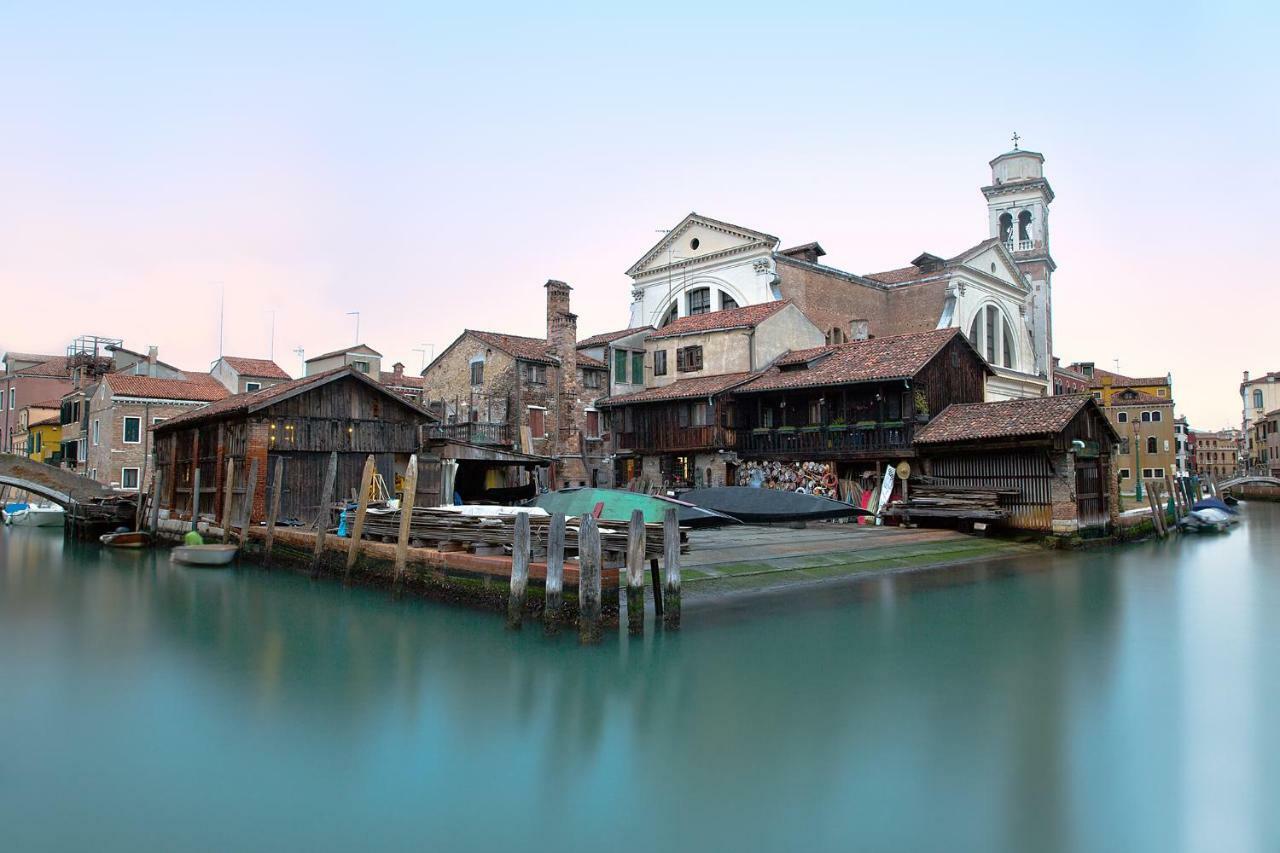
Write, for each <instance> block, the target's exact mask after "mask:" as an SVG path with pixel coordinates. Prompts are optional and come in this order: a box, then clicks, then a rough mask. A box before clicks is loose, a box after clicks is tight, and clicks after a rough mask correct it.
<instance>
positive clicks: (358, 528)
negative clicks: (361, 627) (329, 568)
mask: <svg viewBox="0 0 1280 853" xmlns="http://www.w3.org/2000/svg"><path fill="white" fill-rule="evenodd" d="M376 471H377V463H376V462H375V461H374V458H373V454H372V453H370V454H369V455H368V456H366V457H365V460H364V471H363V472H362V473H361V474H360V494H359V495H358V496H357V497H356V520H355V523H354V524H352V525H351V542H350V543H349V544H348V545H347V570H346V572H345V573H344V574H343V576H342V582H343V583H350V582H351V570H352V569H354V568H355V567H356V560H357V559H359V557H360V540H361V538H362V537H363V536H364V518H365V515H366V514H367V513H368V511H369V490H370V489H372V488H373V475H374V473H375V472H376Z"/></svg>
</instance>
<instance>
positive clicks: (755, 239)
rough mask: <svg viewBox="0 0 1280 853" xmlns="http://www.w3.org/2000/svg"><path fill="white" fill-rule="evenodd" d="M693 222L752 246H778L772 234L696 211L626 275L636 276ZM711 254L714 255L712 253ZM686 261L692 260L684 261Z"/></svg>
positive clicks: (641, 257)
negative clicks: (736, 236)
mask: <svg viewBox="0 0 1280 853" xmlns="http://www.w3.org/2000/svg"><path fill="white" fill-rule="evenodd" d="M693 222H700V223H702V224H703V225H706V226H708V227H709V228H712V229H715V230H719V231H731V232H736V233H738V234H741V235H742V236H744V237H748V238H750V239H751V241H752V244H755V243H763V244H764V245H766V246H777V245H778V238H777V237H774V236H773V235H772V234H765V233H764V232H763V231H756V230H754V229H752V228H745V227H743V226H741V225H734V224H733V223H732V222H724V221H722V220H719V219H712V218H711V217H710V216H702V215H700V214H698V213H697V212H696V211H692V212H690V213H689V214H688V215H686V216H685V217H684V218H683V219H681V220H680V221H679V222H678V223H676V227H675V228H672V229H671V230H670V231H668V232H667V233H666V234H664V235H662V239H661V240H659V241H658V242H657V243H654V244H653V246H651V247H650V248H649V250H648V251H646V252H645V253H644V254H643V255H641V256H640V260H638V261H636V262H635V263H634V264H632V265H631V266H630V267H628V268H627V275H632V276H633V275H636V274H638V273H639V272H640V269H641V268H642V267H644V266H645V264H647V263H648V262H649V260H650V258H653V257H654V256H656V255H658V254H659V253H660V252H661V251H662V247H663V246H665V245H667V243H668V242H670V241H671V240H673V239H675V238H676V237H678V236H679V235H680V234H683V233H684V232H685V230H686V229H687V227H688V226H690V225H691V224H692V223H693ZM711 254H716V253H714V252H713V253H711ZM686 260H692V259H686ZM676 263H677V264H680V263H684V261H677V262H676Z"/></svg>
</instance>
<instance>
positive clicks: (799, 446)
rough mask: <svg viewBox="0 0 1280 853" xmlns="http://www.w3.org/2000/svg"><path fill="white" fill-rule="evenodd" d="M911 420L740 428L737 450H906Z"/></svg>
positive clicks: (789, 454) (810, 454)
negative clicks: (841, 424)
mask: <svg viewBox="0 0 1280 853" xmlns="http://www.w3.org/2000/svg"><path fill="white" fill-rule="evenodd" d="M912 426H913V425H912V424H909V423H898V422H889V423H878V424H875V425H863V426H825V427H783V428H780V429H752V430H739V431H738V442H737V450H738V452H739V453H743V454H749V455H753V456H780V457H786V458H794V457H805V458H810V459H812V458H822V457H838V456H851V455H856V454H859V453H876V452H880V451H885V450H905V449H907V448H909V447H910V446H911V434H912Z"/></svg>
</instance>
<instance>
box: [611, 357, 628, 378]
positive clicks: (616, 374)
mask: <svg viewBox="0 0 1280 853" xmlns="http://www.w3.org/2000/svg"><path fill="white" fill-rule="evenodd" d="M613 381H614V382H626V381H627V351H626V350H622V349H616V350H614V351H613Z"/></svg>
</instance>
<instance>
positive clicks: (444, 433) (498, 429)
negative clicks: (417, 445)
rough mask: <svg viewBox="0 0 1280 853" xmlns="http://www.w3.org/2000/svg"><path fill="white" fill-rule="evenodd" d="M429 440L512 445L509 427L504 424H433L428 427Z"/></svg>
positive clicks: (477, 422)
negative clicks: (443, 439)
mask: <svg viewBox="0 0 1280 853" xmlns="http://www.w3.org/2000/svg"><path fill="white" fill-rule="evenodd" d="M427 435H428V436H429V437H430V438H448V439H453V440H454V441H465V442H468V443H469V444H497V445H508V444H511V443H512V439H511V425H510V424H504V423H485V422H483V421H466V422H464V423H460V424H433V425H432V426H430V427H428V429H427Z"/></svg>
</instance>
